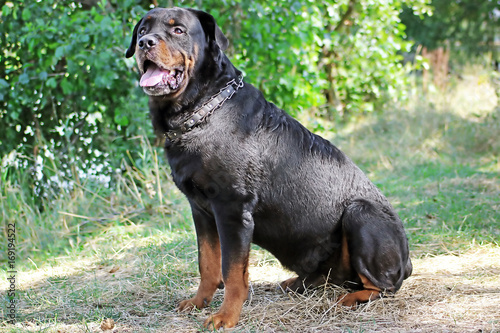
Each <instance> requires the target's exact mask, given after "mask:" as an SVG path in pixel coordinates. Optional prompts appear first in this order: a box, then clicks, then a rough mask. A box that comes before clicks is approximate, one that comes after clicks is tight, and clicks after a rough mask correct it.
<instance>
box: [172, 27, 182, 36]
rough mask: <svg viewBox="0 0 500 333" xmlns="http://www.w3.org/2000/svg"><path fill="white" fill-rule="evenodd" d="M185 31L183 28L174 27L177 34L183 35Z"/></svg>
mask: <svg viewBox="0 0 500 333" xmlns="http://www.w3.org/2000/svg"><path fill="white" fill-rule="evenodd" d="M183 33H184V30H182V29H181V28H175V29H174V34H176V35H182V34H183Z"/></svg>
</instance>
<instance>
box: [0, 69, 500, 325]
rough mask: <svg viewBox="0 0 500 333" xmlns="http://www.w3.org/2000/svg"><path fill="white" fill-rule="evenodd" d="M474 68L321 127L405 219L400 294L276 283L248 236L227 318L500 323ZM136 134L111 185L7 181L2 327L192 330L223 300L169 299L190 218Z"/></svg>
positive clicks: (191, 244)
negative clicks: (13, 273)
mask: <svg viewBox="0 0 500 333" xmlns="http://www.w3.org/2000/svg"><path fill="white" fill-rule="evenodd" d="M478 73H479V74H478ZM481 73H482V72H481V71H478V70H471V71H470V73H467V72H466V73H465V74H464V75H463V78H462V79H461V80H457V81H456V82H453V83H452V84H451V85H450V89H449V91H447V92H446V93H430V94H429V95H428V96H426V99H425V101H424V102H422V101H419V100H418V99H419V98H421V96H418V95H416V96H415V101H414V102H412V103H410V104H409V105H405V106H404V107H397V108H394V109H391V110H385V111H384V112H383V113H381V114H370V115H365V116H360V117H359V118H358V119H355V120H353V121H350V122H348V123H346V124H341V125H339V124H332V126H333V125H335V126H336V127H335V131H330V132H327V133H323V135H324V136H325V137H329V138H331V139H332V141H333V142H334V143H335V144H336V145H337V146H339V147H341V149H342V150H344V151H345V152H346V153H347V154H348V155H349V156H350V157H351V158H352V159H353V160H354V161H355V162H356V163H357V164H358V165H360V167H361V168H362V169H363V170H365V172H366V173H367V174H368V175H369V177H370V178H371V179H372V180H373V181H374V182H375V183H376V184H377V185H378V186H379V187H381V189H382V190H383V192H384V193H385V194H386V195H387V196H388V197H389V198H390V200H391V202H392V203H393V204H394V206H395V207H396V209H397V210H398V212H399V214H400V216H401V218H402V219H403V221H404V223H405V226H406V230H407V233H408V236H409V239H410V244H411V251H412V258H413V259H414V274H413V275H412V277H410V279H408V280H407V281H406V282H405V283H404V284H403V287H402V289H401V290H400V291H399V292H398V294H396V296H395V297H394V298H386V299H383V300H381V301H376V302H372V303H368V304H366V305H363V306H361V307H359V308H358V309H357V310H355V311H351V310H347V309H343V308H339V307H336V306H335V298H336V297H337V296H338V295H340V294H342V293H343V292H344V290H343V289H342V288H340V287H333V286H324V287H321V288H318V289H315V290H311V291H308V292H307V293H306V294H304V295H295V294H283V293H282V292H281V291H279V290H278V289H277V288H276V286H277V282H279V281H281V280H284V279H286V278H288V277H290V276H292V275H293V274H292V273H290V272H288V271H286V270H283V269H282V268H281V266H280V265H279V263H278V262H277V261H276V259H275V258H274V257H273V256H272V255H270V254H269V253H268V252H266V251H264V250H262V249H260V248H258V247H253V251H252V255H251V269H250V278H251V281H252V284H251V290H250V297H249V300H248V301H247V302H246V303H245V306H244V308H243V312H242V316H241V321H240V324H239V325H238V326H237V327H236V328H235V330H234V331H235V332H277V331H279V332H326V331H328V332H330V331H337V332H372V331H380V332H401V331H405V332H417V331H418V332H436V331H447V332H469V331H470V332H472V331H475V332H477V331H482V332H498V331H500V313H499V310H498V306H497V304H499V303H500V289H499V287H498V285H499V284H500V247H499V246H498V243H499V241H500V207H499V206H500V201H499V199H498V198H500V177H499V176H500V160H499V155H500V142H499V140H498V139H497V138H499V137H500V121H499V117H500V109H499V107H498V105H497V98H496V95H495V91H494V85H493V84H492V83H491V82H492V80H491V79H490V78H489V77H488V76H487V75H485V74H481ZM332 133H334V134H332ZM135 140H137V143H138V144H137V146H138V147H139V148H138V151H139V153H138V156H139V157H138V158H135V159H133V158H124V160H123V162H122V170H124V171H123V172H121V173H118V174H116V175H115V185H114V187H113V188H112V189H107V188H95V187H91V186H89V184H85V183H81V184H80V183H78V184H77V185H76V186H75V188H74V190H73V191H72V192H71V193H69V194H63V195H60V197H59V198H57V199H54V200H53V201H52V202H47V203H46V204H45V205H44V206H43V207H42V208H44V209H40V207H38V206H37V205H36V203H34V201H33V199H32V198H31V196H30V194H29V191H28V190H27V189H26V188H25V187H23V186H22V185H20V184H22V181H18V182H17V183H16V182H14V181H9V180H6V181H3V182H2V184H1V200H0V206H1V208H2V219H3V221H6V222H7V221H8V222H11V223H12V222H14V223H16V226H17V256H18V258H17V260H16V265H17V270H18V274H17V298H18V304H17V324H16V325H10V324H7V322H6V321H5V319H6V317H5V314H6V312H5V311H6V307H5V306H4V302H3V301H2V306H1V308H0V331H5V332H24V331H34V332H38V331H41V332H100V331H102V330H101V328H100V325H101V323H103V321H104V320H105V319H106V318H112V319H113V320H114V322H115V328H114V330H113V332H193V331H196V330H202V327H201V326H200V325H201V323H202V322H203V320H204V319H205V318H206V317H207V316H208V314H209V313H210V312H214V311H216V310H217V308H218V306H219V305H220V304H221V302H222V297H223V293H222V292H221V291H219V292H217V294H216V296H215V298H214V302H213V304H212V306H211V307H209V308H208V309H204V310H202V311H193V312H192V313H190V314H178V313H176V312H175V311H174V309H175V307H176V305H177V304H178V302H179V301H180V300H182V299H185V298H187V297H190V296H192V295H193V293H195V291H196V288H197V284H198V282H199V274H198V272H197V262H196V261H197V249H196V239H195V235H194V228H193V225H192V222H191V216H190V212H189V207H188V205H187V202H186V200H185V199H184V198H183V197H182V195H181V194H180V193H179V191H178V190H177V189H176V188H175V187H174V186H173V185H172V183H171V181H170V179H169V175H168V173H169V171H168V168H167V167H166V166H165V163H164V161H162V159H163V157H161V155H160V157H158V155H159V154H161V152H160V151H159V150H157V149H155V148H153V147H151V145H150V144H149V142H148V141H147V140H145V139H144V138H142V137H139V138H136V139H135ZM19 172H21V171H19ZM22 178H23V175H22V174H19V175H18V177H17V179H18V180H19V179H21V180H22ZM62 193H64V192H62ZM1 256H5V254H4V253H2V254H1ZM0 258H1V259H2V260H3V261H2V263H5V257H0ZM3 267H5V266H3ZM0 289H2V290H7V289H8V285H7V283H6V272H5V271H4V272H3V273H1V274H0ZM2 297H3V298H2V299H3V300H4V301H7V300H8V298H7V296H6V295H3V294H2ZM5 304H6V303H5ZM2 318H3V319H2ZM2 320H3V321H2Z"/></svg>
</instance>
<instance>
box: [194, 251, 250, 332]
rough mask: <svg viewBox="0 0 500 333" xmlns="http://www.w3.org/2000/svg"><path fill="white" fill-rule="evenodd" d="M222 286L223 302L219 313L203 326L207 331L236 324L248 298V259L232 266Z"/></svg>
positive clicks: (209, 318)
mask: <svg viewBox="0 0 500 333" xmlns="http://www.w3.org/2000/svg"><path fill="white" fill-rule="evenodd" d="M224 285H225V293H224V301H223V302H222V305H221V308H220V310H219V312H217V313H216V314H214V315H211V316H210V317H208V319H207V320H205V323H204V324H203V326H205V327H206V328H208V329H212V330H213V329H219V328H220V327H224V328H231V327H234V326H235V325H236V324H237V323H238V320H239V319H240V313H241V308H242V307H243V302H245V300H246V299H247V297H248V258H246V259H245V260H244V261H243V262H242V263H235V264H233V265H232V267H231V269H230V271H229V274H228V276H227V279H225V280H224Z"/></svg>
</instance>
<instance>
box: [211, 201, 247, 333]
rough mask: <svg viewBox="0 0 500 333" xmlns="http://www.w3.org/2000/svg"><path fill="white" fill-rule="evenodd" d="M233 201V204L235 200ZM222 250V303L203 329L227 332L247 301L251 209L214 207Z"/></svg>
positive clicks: (227, 204)
mask: <svg viewBox="0 0 500 333" xmlns="http://www.w3.org/2000/svg"><path fill="white" fill-rule="evenodd" d="M236 201H237V200H236ZM213 210H214V213H215V218H216V223H217V230H218V232H219V237H220V243H221V250H222V276H223V279H224V286H225V292H224V301H223V302H222V305H221V308H220V310H219V312H217V313H216V314H214V315H212V316H210V317H209V318H208V319H207V320H206V321H205V323H204V326H205V327H207V328H210V329H218V328H220V327H225V328H230V327H233V326H235V325H236V324H237V323H238V320H239V317H240V312H241V308H242V307H243V303H244V302H245V300H246V299H247V297H248V256H249V253H250V243H251V241H252V235H253V230H254V221H253V216H252V211H253V205H251V204H242V203H241V202H237V203H235V202H232V203H226V204H224V205H214V206H213Z"/></svg>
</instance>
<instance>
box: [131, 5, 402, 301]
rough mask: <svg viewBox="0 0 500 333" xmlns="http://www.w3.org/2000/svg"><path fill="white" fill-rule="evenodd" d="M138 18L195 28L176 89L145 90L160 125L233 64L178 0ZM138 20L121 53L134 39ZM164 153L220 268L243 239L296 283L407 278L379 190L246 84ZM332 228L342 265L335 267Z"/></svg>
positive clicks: (397, 229)
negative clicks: (190, 64)
mask: <svg viewBox="0 0 500 333" xmlns="http://www.w3.org/2000/svg"><path fill="white" fill-rule="evenodd" d="M148 15H149V16H152V17H153V20H154V25H155V26H157V25H158V24H162V23H161V22H165V21H167V20H168V19H169V18H171V17H175V20H177V21H179V22H182V23H183V24H185V25H187V26H192V27H193V28H192V30H193V31H195V32H193V33H192V34H191V35H190V39H189V42H188V41H186V42H185V44H184V45H185V46H182V47H183V48H184V49H186V50H187V51H186V52H187V53H189V54H192V52H191V51H190V50H192V46H193V45H192V44H194V43H197V46H198V49H199V50H200V51H199V52H200V54H199V55H198V58H197V64H196V69H195V70H194V73H193V74H192V75H191V76H190V77H189V78H188V80H189V82H188V85H187V87H186V89H185V90H184V92H183V93H182V94H181V95H179V96H177V97H175V98H172V97H171V96H169V95H166V96H151V97H150V103H149V106H150V110H151V116H152V120H153V125H154V128H155V130H156V131H157V132H159V133H164V132H166V131H168V130H169V129H171V128H175V127H177V126H178V125H179V124H180V123H182V121H183V120H185V119H187V118H188V117H189V116H190V115H191V113H192V111H193V110H194V109H195V108H196V107H199V106H200V105H202V103H204V102H205V101H207V100H208V99H209V98H210V97H211V96H212V95H214V94H216V93H217V92H218V91H219V89H221V88H222V87H224V86H225V85H226V83H227V82H228V81H229V80H231V79H233V78H236V77H237V76H238V75H239V74H240V71H239V70H237V69H236V68H235V67H234V66H233V65H232V64H231V62H230V61H229V60H228V58H227V57H226V56H225V55H224V53H223V52H222V49H224V48H225V47H227V41H226V42H225V37H223V35H222V33H221V32H220V29H219V28H218V27H217V25H216V24H215V21H214V19H213V18H212V17H211V16H210V15H208V14H206V13H203V12H199V11H192V10H185V9H178V8H176V9H168V10H165V9H161V10H160V9H155V10H154V11H153V12H151V13H150V14H148ZM148 15H146V16H148ZM140 24H143V22H140V23H139V24H138V26H139V25H140ZM197 25H201V27H202V28H203V29H198V28H196V26H197ZM138 26H137V27H136V29H134V38H133V40H132V43H131V49H129V50H128V51H127V56H131V55H132V54H133V50H134V48H135V47H136V45H135V43H136V42H135V40H136V39H137V37H136V34H137V28H138ZM221 35H222V36H221ZM159 36H160V38H164V39H165V40H167V41H168V42H169V43H174V44H175V45H173V46H172V47H179V46H178V45H177V44H176V42H175V41H171V40H169V39H168V38H167V37H165V36H163V35H161V33H160V34H159ZM131 50H132V51H131ZM201 53H203V54H201ZM165 150H166V154H167V158H168V162H169V164H170V166H171V170H172V176H173V180H174V182H175V184H176V185H177V186H178V187H179V189H180V190H181V191H182V192H183V193H184V194H185V195H186V196H187V198H188V199H189V202H190V204H191V207H192V210H193V217H194V222H195V225H196V231H197V234H198V237H199V238H203V239H209V240H211V241H212V242H213V244H216V242H215V240H216V239H217V237H218V238H219V239H220V244H221V248H222V272H223V277H226V275H227V274H228V270H230V269H231V267H232V264H233V263H234V262H241V261H245V260H247V258H248V252H249V248H250V243H251V242H254V243H256V244H258V245H260V246H262V247H263V248H265V249H267V250H269V251H270V252H271V253H273V254H274V255H275V256H276V257H277V258H278V259H279V260H280V262H281V263H282V264H283V265H284V266H286V267H288V268H290V269H291V270H293V271H295V272H296V273H297V274H298V276H299V278H300V280H298V281H300V283H302V284H306V285H307V284H308V281H309V282H311V283H310V284H311V285H314V284H315V281H318V279H319V280H321V279H322V278H323V279H324V277H326V276H328V277H329V281H330V282H334V283H337V284H341V283H343V282H346V281H350V282H354V284H353V286H356V284H355V283H356V282H358V283H359V282H360V279H359V277H358V274H359V273H361V274H364V275H365V276H366V277H368V278H369V279H370V281H371V282H372V283H373V284H375V285H376V286H377V287H379V288H381V289H383V290H385V291H387V292H395V291H397V290H398V289H399V288H400V286H401V283H402V281H403V279H404V278H406V277H408V276H409V275H410V273H411V262H410V259H409V251H408V242H407V238H406V236H405V232H404V229H403V225H402V223H401V220H400V219H399V217H398V216H397V214H396V213H395V211H394V209H393V208H392V206H391V205H390V204H389V202H388V201H387V199H386V198H385V197H384V195H383V194H382V193H381V192H380V191H379V190H378V189H377V187H375V186H374V185H373V183H372V182H370V180H368V178H367V177H366V176H365V175H364V174H363V172H362V171H361V170H360V169H359V168H358V167H357V166H356V165H355V164H354V163H353V162H352V161H351V160H350V159H349V158H348V157H347V156H346V155H345V154H344V153H343V152H341V151H340V150H339V149H338V148H336V147H335V146H334V145H332V144H331V143H330V142H328V141H327V140H325V139H323V138H321V137H319V136H317V135H315V134H312V133H311V132H310V131H308V130H307V129H306V128H305V127H303V126H302V125H301V124H300V123H299V122H297V121H296V120H295V119H293V118H292V117H290V116H289V115H288V114H286V113H285V112H284V111H283V110H280V109H279V108H277V107H276V106H275V105H274V104H272V103H270V102H268V101H266V100H265V99H264V97H263V95H262V93H261V92H260V91H258V90H257V89H256V88H254V87H253V86H252V85H251V84H249V83H248V82H245V85H244V87H243V88H242V89H240V90H239V91H238V92H237V93H236V94H235V95H234V96H233V97H232V98H231V99H230V100H228V101H226V102H225V103H224V104H223V105H222V107H221V108H220V109H217V110H215V112H214V113H213V114H212V115H211V116H210V117H209V118H208V119H207V121H206V122H205V123H204V124H202V125H200V126H198V127H196V128H194V129H193V130H192V131H190V132H188V133H186V134H184V135H183V136H182V138H181V140H180V141H179V142H174V143H173V142H170V141H167V143H166V146H165ZM343 237H345V238H346V239H347V242H348V249H349V255H350V266H349V267H343V266H342V265H341V264H340V261H341V242H342V238H343ZM296 287H298V285H296ZM358 287H361V286H359V285H358ZM299 289H300V288H299Z"/></svg>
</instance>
